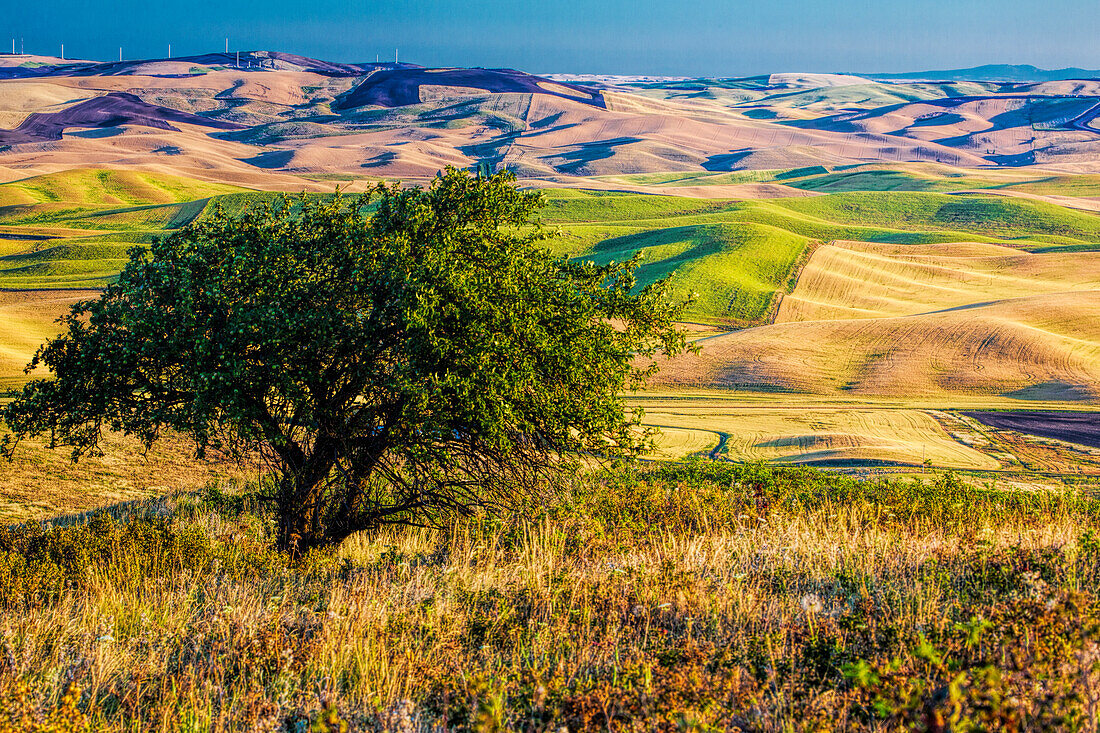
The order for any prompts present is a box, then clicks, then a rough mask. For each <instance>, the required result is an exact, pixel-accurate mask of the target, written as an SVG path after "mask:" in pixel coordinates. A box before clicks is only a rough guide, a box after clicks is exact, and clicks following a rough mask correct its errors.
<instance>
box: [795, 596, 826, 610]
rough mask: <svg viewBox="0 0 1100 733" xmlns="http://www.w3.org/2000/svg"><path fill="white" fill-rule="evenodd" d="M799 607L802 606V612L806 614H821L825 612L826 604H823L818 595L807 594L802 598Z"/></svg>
mask: <svg viewBox="0 0 1100 733" xmlns="http://www.w3.org/2000/svg"><path fill="white" fill-rule="evenodd" d="M798 605H800V606H802V610H803V611H805V612H806V613H821V612H822V611H823V610H825V604H823V603H822V602H821V599H820V598H819V597H818V596H817V594H816V593H807V594H806V595H804V596H802V599H801V600H800V601H799V602H798Z"/></svg>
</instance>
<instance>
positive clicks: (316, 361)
mask: <svg viewBox="0 0 1100 733" xmlns="http://www.w3.org/2000/svg"><path fill="white" fill-rule="evenodd" d="M542 203H543V200H542V195H541V194H540V193H538V192H532V191H520V190H517V189H516V188H515V186H514V180H513V179H512V178H511V177H510V176H509V175H508V174H500V175H497V176H493V177H491V178H487V179H477V178H474V177H471V176H470V175H468V174H466V173H463V172H460V171H457V170H454V169H448V170H447V171H446V172H445V173H443V174H441V175H440V176H439V177H438V178H437V179H436V180H435V181H434V182H433V183H432V185H431V186H430V187H429V188H428V189H426V190H424V189H419V188H410V189H403V188H400V187H398V186H385V185H380V186H378V187H377V188H376V189H375V190H374V191H372V192H371V193H370V194H368V195H366V196H363V197H359V198H356V199H350V200H349V199H347V198H344V197H341V196H335V197H333V198H331V199H327V200H320V199H318V198H307V197H305V196H303V197H301V198H300V199H298V200H296V201H293V202H292V201H290V200H289V199H286V198H285V197H284V198H280V199H278V200H276V201H275V202H274V203H264V204H261V205H259V206H256V207H254V208H251V209H249V210H248V211H246V212H245V213H244V214H243V215H242V216H240V217H236V218H235V217H232V216H229V215H227V214H226V213H225V212H224V211H222V210H220V209H215V210H214V211H213V212H212V213H211V214H210V215H209V216H207V217H205V218H203V219H202V220H200V221H197V222H195V223H192V224H191V225H189V226H187V227H185V228H184V229H181V230H180V231H178V232H177V233H175V234H173V235H172V236H170V237H168V238H167V239H165V240H163V241H160V242H157V243H155V244H154V245H153V246H152V247H151V248H150V249H149V250H148V252H145V251H143V250H134V251H132V252H131V259H130V262H129V264H128V265H127V267H126V268H125V269H124V271H123V272H122V274H121V275H120V277H119V280H118V283H117V284H116V285H113V286H111V287H109V288H108V289H107V290H106V291H105V292H104V294H103V296H102V297H101V298H100V299H99V300H97V301H92V302H87V303H82V304H80V305H79V306H77V307H76V308H74V310H73V313H72V314H71V315H70V316H69V317H68V318H67V319H66V322H65V325H66V328H67V331H66V332H65V333H64V334H62V335H61V336H59V337H58V338H57V339H54V340H53V341H51V342H49V343H48V344H46V345H45V346H43V347H42V349H41V350H40V351H39V352H38V355H37V356H36V357H35V359H36V363H39V364H42V365H44V366H46V367H48V368H49V369H50V370H51V371H52V372H53V374H54V378H53V379H50V380H37V381H34V382H32V383H30V384H29V385H28V386H27V388H26V389H25V390H24V392H23V395H22V396H21V397H20V398H19V399H18V400H16V401H15V402H13V403H12V404H11V405H10V406H9V407H7V408H6V409H5V411H4V417H5V419H6V420H7V422H8V425H9V426H10V427H11V429H12V432H13V433H14V435H15V436H24V435H29V434H33V433H40V432H50V433H51V434H52V435H54V436H56V438H57V439H58V441H59V442H61V443H65V444H68V445H71V446H72V447H73V450H74V456H76V455H80V454H82V453H86V452H90V451H94V450H96V446H97V444H98V438H99V435H100V433H101V431H102V430H103V429H104V428H105V427H110V428H112V429H118V430H123V431H125V432H128V433H132V434H135V435H137V436H139V437H140V438H142V439H143V440H144V441H145V442H146V443H151V442H152V441H154V440H156V439H157V438H158V437H159V436H160V435H161V434H162V431H163V430H164V429H166V428H169V429H172V430H176V431H180V432H182V433H184V434H187V435H189V436H191V437H192V438H193V439H194V440H195V442H196V445H197V446H198V448H199V450H200V451H202V450H205V449H207V448H210V447H215V448H220V449H223V450H229V451H236V452H241V453H243V452H248V451H260V452H261V453H262V454H264V455H265V456H267V457H268V458H269V459H270V460H271V461H272V462H273V464H274V465H275V466H276V468H277V472H278V474H279V476H280V478H279V481H278V486H279V490H278V493H277V496H276V497H275V498H276V500H277V502H278V503H279V506H280V511H281V514H282V515H283V517H284V520H285V521H284V527H283V530H284V533H285V536H284V538H283V539H284V542H285V544H286V545H287V546H296V547H300V548H301V549H304V547H305V546H308V545H311V544H319V543H323V542H336V541H339V540H340V539H342V538H343V536H346V534H348V533H350V532H352V531H355V530H357V529H360V528H363V527H366V526H371V525H372V524H376V523H378V522H380V521H414V520H415V521H431V520H432V518H433V517H436V516H438V515H439V514H440V513H454V512H464V511H470V510H472V509H474V508H478V507H482V508H486V507H488V508H491V507H492V506H494V505H495V504H498V503H501V502H504V501H507V500H508V498H509V497H510V496H512V495H514V493H515V492H517V491H521V490H533V488H534V487H535V484H536V483H537V482H536V478H537V475H538V474H539V473H540V472H545V471H549V470H552V469H553V468H554V467H555V466H557V465H559V463H560V461H561V460H562V459H563V458H566V457H568V456H570V455H573V454H576V453H578V452H600V453H608V452H610V453H619V454H630V453H633V452H635V451H637V450H638V449H639V448H641V447H642V446H643V445H644V442H645V435H644V433H642V432H641V431H639V430H638V429H637V424H636V423H637V420H638V416H634V417H627V416H626V414H625V412H624V409H623V404H622V400H621V397H620V395H621V393H622V392H623V391H624V390H625V389H636V388H637V387H638V386H640V385H641V384H642V383H643V382H644V380H645V378H646V377H647V376H648V375H649V374H650V373H651V368H650V367H649V366H637V363H638V360H639V357H641V358H642V359H643V360H644V357H649V356H653V355H655V354H656V353H657V352H659V351H662V352H665V353H669V354H672V353H676V352H678V351H681V350H682V349H683V348H684V345H685V344H684V337H683V336H682V335H681V334H680V333H679V332H678V331H677V330H676V329H675V328H674V327H673V324H674V321H675V319H676V317H677V315H678V313H679V311H680V308H681V307H682V304H675V303H672V302H670V301H669V299H668V295H667V290H666V287H665V283H664V282H658V283H655V284H653V285H650V286H648V287H646V288H644V289H641V290H638V289H637V288H636V280H635V278H634V270H635V269H636V267H637V265H638V258H637V257H635V258H633V259H631V260H628V261H626V262H620V263H609V264H606V265H600V266H597V265H594V264H592V263H569V262H566V261H564V260H561V259H558V258H555V257H554V256H553V255H551V254H550V252H549V251H548V250H546V249H545V248H543V247H541V246H540V244H539V243H540V241H541V240H542V239H543V238H544V235H543V231H542V229H541V228H540V227H539V226H538V224H537V223H536V222H534V221H533V218H534V216H535V214H536V212H537V210H538V209H539V208H540V207H541V206H542Z"/></svg>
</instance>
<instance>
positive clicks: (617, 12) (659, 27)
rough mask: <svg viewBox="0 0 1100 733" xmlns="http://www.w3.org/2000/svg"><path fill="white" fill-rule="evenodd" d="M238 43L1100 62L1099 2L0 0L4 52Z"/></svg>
mask: <svg viewBox="0 0 1100 733" xmlns="http://www.w3.org/2000/svg"><path fill="white" fill-rule="evenodd" d="M13 36H14V37H16V38H20V37H21V38H23V39H24V40H23V43H24V47H25V48H26V50H27V52H28V53H30V52H34V53H43V54H52V55H56V54H57V53H58V51H59V48H60V44H61V43H64V44H65V52H66V56H68V57H70V58H72V57H80V58H93V59H111V58H117V56H118V48H119V46H122V47H123V53H124V55H125V56H126V57H127V58H152V57H160V56H164V55H165V54H166V52H167V45H168V44H169V43H171V44H172V51H173V55H182V54H192V53H203V52H208V51H218V50H221V49H222V48H223V44H224V40H223V39H224V38H225V37H226V36H229V38H230V46H231V48H233V49H242V50H256V49H269V50H280V51H289V52H293V53H300V54H304V55H308V56H315V57H318V58H324V59H329V60H334V61H371V60H373V59H374V58H375V55H376V54H378V55H380V56H381V57H382V58H384V59H392V58H393V55H394V49H395V48H400V53H401V59H402V60H403V61H412V62H415V63H420V64H425V65H432V66H438V65H455V66H486V67H496V66H510V67H515V68H519V69H523V70H525V71H530V72H535V73H550V72H568V73H605V74H611V73H621V74H671V75H716V76H717V75H721V76H742V75H752V74H759V73H765V72H776V71H819V72H830V71H865V72H869V71H912V70H919V69H929V68H955V67H963V66H974V65H978V64H985V63H1018V64H1035V65H1036V66H1041V67H1045V68H1059V67H1064V66H1081V67H1086V68H1093V69H1095V68H1100V2H1098V0H1041V1H1040V0H905V1H904V2H896V1H895V0H875V1H874V2H870V1H868V0H858V1H845V0H832V1H831V2H823V1H821V0H754V1H752V2H742V1H741V0H676V1H674V2H657V1H655V0H544V1H542V2H528V1H527V0H511V1H509V0H355V1H352V0H305V1H304V2H303V1H302V0H293V1H292V0H263V1H260V0H244V1H242V2H232V1H229V0H226V1H225V2H211V1H209V0H190V1H189V2H176V1H175V0H161V1H158V0H97V1H93V0H69V1H67V2H62V1H60V0H0V50H5V51H6V50H10V45H11V40H10V39H11V37H13Z"/></svg>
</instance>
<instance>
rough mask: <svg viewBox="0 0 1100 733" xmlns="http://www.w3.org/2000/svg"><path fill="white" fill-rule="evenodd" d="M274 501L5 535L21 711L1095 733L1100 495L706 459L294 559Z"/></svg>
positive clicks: (136, 512)
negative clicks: (503, 512) (276, 521)
mask: <svg viewBox="0 0 1100 733" xmlns="http://www.w3.org/2000/svg"><path fill="white" fill-rule="evenodd" d="M271 535H272V527H271V520H270V519H269V518H268V517H266V516H265V515H264V513H263V512H262V511H260V510H259V509H258V508H257V505H256V503H255V502H254V501H253V500H252V499H251V498H250V495H249V494H247V493H239V492H237V491H228V492H224V491H207V492H205V493H203V494H199V495H177V496H172V497H166V498H164V499H161V500H157V501H152V502H148V503H144V504H135V505H128V506H124V507H119V508H117V509H114V510H111V511H107V512H101V513H96V514H94V515H92V516H87V515H85V516H83V517H80V518H78V521H74V520H73V519H65V518H62V519H59V520H57V521H56V522H54V523H53V524H52V526H50V527H47V528H45V529H43V528H42V527H41V526H40V525H38V524H37V523H32V524H29V525H24V526H17V527H6V528H3V529H0V621H2V623H0V628H2V629H3V631H2V634H0V665H3V674H2V675H0V730H4V731H9V730H10V731H15V730H19V731H28V730H31V731H45V730H90V729H94V730H118V731H122V730H143V731H169V730H173V731H175V730H203V731H206V730H209V731H234V730H272V731H275V730H279V731H307V730H311V731H342V730H353V731H369V730H396V731H414V730H438V729H441V728H444V727H446V728H449V729H456V730H478V731H492V730H552V731H560V730H595V729H599V730H654V729H657V730H700V731H702V730H742V731H780V730H784V731H796V730H819V731H820V730H835V731H846V730H895V729H916V730H947V729H952V730H973V729H981V730H991V729H996V730H1025V729H1027V730H1039V729H1055V728H1057V729H1090V726H1092V725H1094V724H1095V718H1094V717H1092V716H1093V712H1092V711H1093V710H1094V709H1095V708H1094V706H1095V705H1096V704H1097V703H1098V702H1100V695H1098V693H1097V687H1096V686H1095V677H1096V674H1098V673H1100V662H1098V661H1097V655H1096V649H1095V639H1096V637H1097V634H1098V633H1100V596H1098V595H1097V592H1096V588H1097V581H1098V580H1100V576H1098V570H1097V569H1098V568H1100V562H1098V561H1100V539H1098V537H1100V504H1098V503H1097V500H1096V498H1095V496H1093V495H1092V493H1091V492H1087V491H1078V490H1074V489H1066V490H1062V491H1058V492H1030V491H1029V492H1011V491H1002V490H999V488H998V487H993V486H991V487H987V488H974V487H971V486H967V485H965V484H962V483H959V482H958V481H956V480H955V479H953V478H952V477H951V476H950V475H943V476H940V477H938V478H936V479H935V480H934V481H932V482H930V483H919V482H912V481H878V482H857V481H855V480H852V479H848V478H844V477H841V476H836V475H828V474H824V473H819V472H816V471H812V470H808V469H766V468H761V467H758V466H740V467H738V466H732V465H729V464H726V465H721V464H689V465H687V466H679V467H667V468H661V469H657V470H651V471H646V472H643V473H637V472H636V471H634V470H632V469H630V468H629V467H623V468H621V469H618V470H617V471H615V472H613V473H611V474H608V475H605V476H603V478H599V477H589V478H578V479H574V480H570V481H567V482H566V483H565V485H564V486H563V492H562V494H561V495H560V498H559V499H556V500H554V501H552V502H551V503H549V504H547V505H545V506H543V507H541V508H531V509H528V510H526V511H522V512H520V514H519V515H518V516H516V517H504V518H502V519H501V520H491V519H487V518H473V519H470V520H465V521H462V522H460V523H458V524H455V525H451V526H448V527H445V528H443V529H441V530H424V529H415V528H407V529H395V530H391V531H384V532H378V533H374V534H364V535H361V536H357V537H355V538H353V539H352V540H350V541H349V542H348V543H347V544H346V546H345V547H344V548H343V549H342V550H341V551H340V552H339V553H337V554H315V555H312V556H310V557H309V558H307V560H306V561H305V562H304V563H303V564H301V565H298V566H293V565H288V564H287V563H286V561H285V559H284V558H283V557H282V556H279V555H277V554H276V553H274V552H273V551H272V549H271Z"/></svg>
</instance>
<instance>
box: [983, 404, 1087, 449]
mask: <svg viewBox="0 0 1100 733" xmlns="http://www.w3.org/2000/svg"><path fill="white" fill-rule="evenodd" d="M965 414H966V415H969V416H970V417H973V418H975V419H977V420H979V421H981V422H983V423H985V424H986V425H990V426H992V427H995V428H998V429H1001V430H1015V431H1017V432H1020V433H1028V434H1029V435H1039V436H1042V437H1044V438H1055V439H1056V440H1064V441H1066V442H1069V443H1079V444H1081V445H1090V446H1093V447H1096V448H1100V413H1096V412H1030V411H1028V412H1025V411H1020V412H987V411H980V412H967V413H965Z"/></svg>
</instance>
